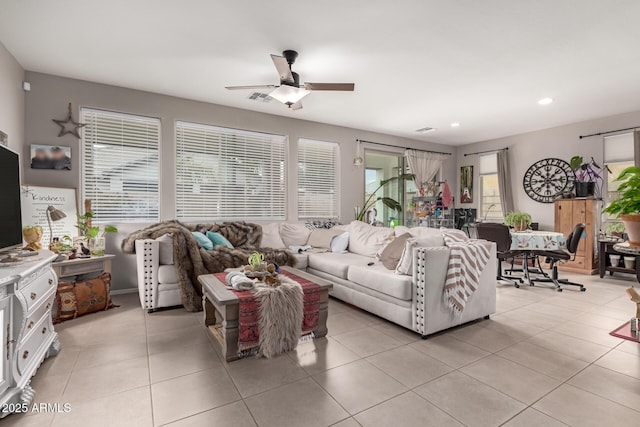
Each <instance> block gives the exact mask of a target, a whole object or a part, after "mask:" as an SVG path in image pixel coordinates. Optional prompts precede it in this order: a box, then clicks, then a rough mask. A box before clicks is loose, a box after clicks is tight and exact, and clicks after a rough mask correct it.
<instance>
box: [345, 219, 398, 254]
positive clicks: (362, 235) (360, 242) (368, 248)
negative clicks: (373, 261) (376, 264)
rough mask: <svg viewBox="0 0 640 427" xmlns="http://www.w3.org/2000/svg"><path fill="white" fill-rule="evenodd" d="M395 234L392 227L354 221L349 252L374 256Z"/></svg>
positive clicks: (350, 227)
mask: <svg viewBox="0 0 640 427" xmlns="http://www.w3.org/2000/svg"><path fill="white" fill-rule="evenodd" d="M393 235H394V232H393V230H392V229H390V228H386V227H374V226H372V225H369V224H367V223H364V222H361V221H353V222H352V223H351V225H350V226H349V252H353V253H355V254H359V255H364V256H370V257H374V256H376V254H377V253H378V252H379V251H380V250H382V248H383V246H384V245H385V244H387V243H388V242H389V240H390V239H391V238H392V237H393Z"/></svg>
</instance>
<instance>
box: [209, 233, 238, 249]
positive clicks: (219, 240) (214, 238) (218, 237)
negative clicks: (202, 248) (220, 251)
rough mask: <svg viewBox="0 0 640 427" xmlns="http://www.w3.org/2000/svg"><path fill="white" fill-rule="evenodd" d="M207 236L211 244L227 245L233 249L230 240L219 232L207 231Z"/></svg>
mask: <svg viewBox="0 0 640 427" xmlns="http://www.w3.org/2000/svg"><path fill="white" fill-rule="evenodd" d="M207 237H208V238H209V240H211V243H213V246H220V245H222V246H226V247H228V248H229V249H233V245H232V244H231V242H230V241H228V240H227V238H226V237H224V236H223V235H222V234H220V233H212V232H211V231H207Z"/></svg>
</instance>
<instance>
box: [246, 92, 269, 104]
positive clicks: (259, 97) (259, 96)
mask: <svg viewBox="0 0 640 427" xmlns="http://www.w3.org/2000/svg"><path fill="white" fill-rule="evenodd" d="M248 98H249V99H250V100H252V101H258V102H271V101H273V98H272V97H270V96H269V94H268V93H262V92H251V94H250V95H249V96H248Z"/></svg>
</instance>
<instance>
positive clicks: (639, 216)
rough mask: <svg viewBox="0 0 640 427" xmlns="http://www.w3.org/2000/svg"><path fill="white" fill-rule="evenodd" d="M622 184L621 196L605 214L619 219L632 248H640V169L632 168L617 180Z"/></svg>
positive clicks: (619, 190) (606, 209)
mask: <svg viewBox="0 0 640 427" xmlns="http://www.w3.org/2000/svg"><path fill="white" fill-rule="evenodd" d="M615 181H616V182H622V184H620V186H619V187H618V192H619V193H620V196H619V197H618V198H617V199H615V200H613V201H612V202H611V203H610V204H609V206H607V207H606V208H605V209H604V212H606V213H608V214H611V215H615V216H616V217H619V218H620V219H621V220H622V222H623V224H624V227H625V229H626V230H627V236H628V237H629V244H630V245H631V246H640V167H637V166H630V167H628V168H626V169H624V170H623V171H622V172H620V176H618V177H617V178H616V179H615Z"/></svg>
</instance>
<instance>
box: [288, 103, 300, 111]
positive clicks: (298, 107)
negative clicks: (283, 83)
mask: <svg viewBox="0 0 640 427" xmlns="http://www.w3.org/2000/svg"><path fill="white" fill-rule="evenodd" d="M289 108H291V109H292V110H293V111H296V110H302V101H298V102H296V103H295V104H291V107H289Z"/></svg>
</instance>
